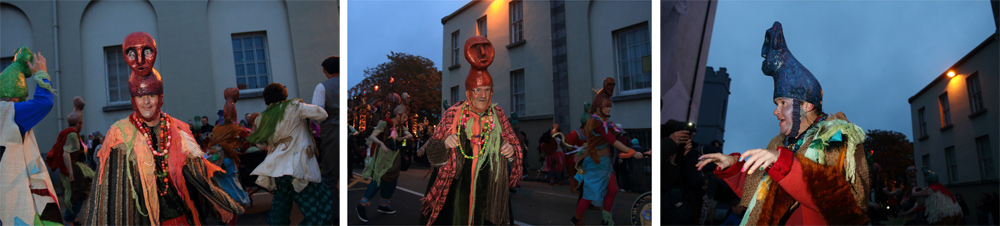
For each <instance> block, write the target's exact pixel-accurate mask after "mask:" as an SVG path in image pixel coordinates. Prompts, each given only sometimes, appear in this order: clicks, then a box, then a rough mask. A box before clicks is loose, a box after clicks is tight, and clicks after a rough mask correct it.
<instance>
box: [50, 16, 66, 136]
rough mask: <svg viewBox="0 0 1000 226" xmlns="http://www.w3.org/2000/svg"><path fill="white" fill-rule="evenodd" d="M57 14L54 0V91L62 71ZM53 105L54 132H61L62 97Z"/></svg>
mask: <svg viewBox="0 0 1000 226" xmlns="http://www.w3.org/2000/svg"><path fill="white" fill-rule="evenodd" d="M57 12H58V10H56V0H52V40H53V41H52V43H53V45H54V47H55V50H54V52H55V58H53V59H55V62H54V63H55V64H53V65H55V66H56V70H55V80H56V82H55V84H54V85H55V89H56V90H59V87H60V86H59V85H60V84H62V80H61V79H60V78H62V77H61V76H59V75H60V74H61V73H62V70H61V69H59V14H58V13H57ZM53 104H54V105H56V126H57V128H59V130H56V131H62V130H63V127H62V126H63V124H62V123H61V122H62V120H63V118H64V117H65V116H63V114H62V96H60V95H56V101H55V103H53Z"/></svg>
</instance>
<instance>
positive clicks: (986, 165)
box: [976, 135, 997, 180]
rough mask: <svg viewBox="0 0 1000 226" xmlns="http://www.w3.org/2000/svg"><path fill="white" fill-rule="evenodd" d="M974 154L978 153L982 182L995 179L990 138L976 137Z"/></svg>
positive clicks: (995, 171)
mask: <svg viewBox="0 0 1000 226" xmlns="http://www.w3.org/2000/svg"><path fill="white" fill-rule="evenodd" d="M976 152H978V153H979V171H980V172H979V173H980V175H982V178H983V180H988V179H997V166H996V162H995V161H994V160H993V158H995V156H993V149H992V148H991V147H990V136H989V135H983V136H981V137H976Z"/></svg>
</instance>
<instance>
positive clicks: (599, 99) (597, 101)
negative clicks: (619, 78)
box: [591, 77, 615, 110]
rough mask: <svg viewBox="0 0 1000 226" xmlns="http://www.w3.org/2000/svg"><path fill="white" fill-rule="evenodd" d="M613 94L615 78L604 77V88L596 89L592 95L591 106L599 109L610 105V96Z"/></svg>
mask: <svg viewBox="0 0 1000 226" xmlns="http://www.w3.org/2000/svg"><path fill="white" fill-rule="evenodd" d="M614 95H615V79H614V78H611V77H607V78H604V88H601V90H599V91H597V94H596V95H594V101H593V105H592V106H591V107H593V108H596V109H598V110H599V109H601V108H605V107H610V106H611V96H614Z"/></svg>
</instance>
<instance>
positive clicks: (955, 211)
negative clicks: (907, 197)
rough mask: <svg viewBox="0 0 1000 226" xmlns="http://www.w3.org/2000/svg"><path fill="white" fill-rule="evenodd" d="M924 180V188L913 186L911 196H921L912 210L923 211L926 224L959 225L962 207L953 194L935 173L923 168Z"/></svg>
mask: <svg viewBox="0 0 1000 226" xmlns="http://www.w3.org/2000/svg"><path fill="white" fill-rule="evenodd" d="M923 173H924V181H925V182H927V184H928V185H927V187H926V188H914V189H913V197H915V198H922V199H921V202H920V203H919V204H917V205H914V206H913V209H911V210H910V211H907V212H914V210H916V211H918V212H922V213H923V217H925V218H926V220H927V221H926V222H924V223H926V224H935V225H959V224H962V217H963V215H962V207H961V206H959V205H958V201H957V200H955V195H953V194H952V193H951V191H949V190H948V188H945V187H944V185H942V184H941V182H940V181H939V179H938V176H937V174H935V173H934V172H932V171H931V170H929V169H927V168H924V169H923Z"/></svg>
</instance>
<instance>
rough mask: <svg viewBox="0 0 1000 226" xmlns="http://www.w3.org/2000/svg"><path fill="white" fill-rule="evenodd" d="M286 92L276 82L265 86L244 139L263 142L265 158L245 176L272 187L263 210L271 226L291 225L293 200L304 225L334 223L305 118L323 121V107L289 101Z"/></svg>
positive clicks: (283, 87) (299, 101)
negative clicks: (251, 127) (257, 112)
mask: <svg viewBox="0 0 1000 226" xmlns="http://www.w3.org/2000/svg"><path fill="white" fill-rule="evenodd" d="M287 98H288V90H287V89H285V86H283V85H281V84H278V83H271V84H268V85H267V86H266V87H264V104H267V109H266V110H264V112H261V113H260V117H257V119H256V120H255V122H254V124H255V125H256V126H257V128H256V130H254V132H253V133H252V134H250V138H249V139H247V141H249V142H250V143H254V144H264V145H266V146H267V148H266V149H267V150H268V152H267V157H266V158H265V159H264V161H263V162H261V163H260V165H259V166H257V168H256V169H254V170H253V172H252V173H250V175H257V176H258V177H257V181H256V182H257V184H258V185H260V186H261V187H263V188H265V189H268V190H271V191H272V192H273V193H274V198H273V199H272V201H271V210H270V211H268V213H267V223H268V224H271V225H289V224H291V222H290V219H289V216H290V214H291V210H292V202H293V201H294V202H295V203H296V204H298V206H299V210H300V211H302V214H303V215H305V219H304V220H303V221H302V222H301V224H303V225H329V224H333V223H334V222H333V215H334V214H336V213H333V201H332V200H333V199H332V197H331V194H330V193H331V192H330V189H329V187H327V186H326V184H323V181H322V178H321V177H320V171H319V162H317V159H316V158H317V157H318V154H319V149H318V148H317V147H316V144H315V143H314V140H313V138H312V135H311V134H310V133H309V123H308V122H307V120H306V119H312V120H314V121H323V120H325V119H326V117H327V114H326V111H325V110H323V108H321V107H319V106H316V105H312V104H307V103H305V102H304V101H302V99H298V98H296V99H291V100H288V99H287Z"/></svg>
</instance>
